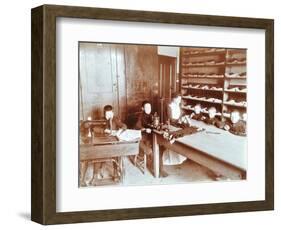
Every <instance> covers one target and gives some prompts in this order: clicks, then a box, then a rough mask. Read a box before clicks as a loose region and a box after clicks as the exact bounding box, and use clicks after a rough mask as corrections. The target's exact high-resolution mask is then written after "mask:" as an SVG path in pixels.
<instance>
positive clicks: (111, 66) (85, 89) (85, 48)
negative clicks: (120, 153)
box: [79, 43, 126, 120]
mask: <svg viewBox="0 0 281 230" xmlns="http://www.w3.org/2000/svg"><path fill="white" fill-rule="evenodd" d="M79 64H80V65H79V67H80V68H79V92H80V94H79V99H80V104H79V105H80V120H85V119H87V117H89V116H91V118H92V119H100V118H102V117H103V107H104V106H105V105H107V104H110V105H112V106H113V108H114V112H115V114H117V115H119V116H120V117H121V119H123V118H124V116H125V112H126V111H125V109H126V95H125V93H126V90H125V87H126V84H125V64H124V48H123V46H121V45H109V44H97V43H80V44H79Z"/></svg>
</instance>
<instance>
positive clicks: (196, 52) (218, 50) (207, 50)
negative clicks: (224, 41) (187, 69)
mask: <svg viewBox="0 0 281 230" xmlns="http://www.w3.org/2000/svg"><path fill="white" fill-rule="evenodd" d="M223 51H225V49H222V48H210V49H205V50H203V51H199V50H194V51H190V52H185V54H204V53H212V52H223Z"/></svg>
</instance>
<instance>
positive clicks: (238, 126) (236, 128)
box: [228, 120, 246, 136]
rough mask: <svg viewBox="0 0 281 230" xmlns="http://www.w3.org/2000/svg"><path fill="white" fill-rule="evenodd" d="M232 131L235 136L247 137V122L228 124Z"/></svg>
mask: <svg viewBox="0 0 281 230" xmlns="http://www.w3.org/2000/svg"><path fill="white" fill-rule="evenodd" d="M228 125H229V127H230V129H229V132H231V133H233V134H234V135H239V136H246V122H245V121H242V120H240V121H238V122H237V123H235V124H233V123H228Z"/></svg>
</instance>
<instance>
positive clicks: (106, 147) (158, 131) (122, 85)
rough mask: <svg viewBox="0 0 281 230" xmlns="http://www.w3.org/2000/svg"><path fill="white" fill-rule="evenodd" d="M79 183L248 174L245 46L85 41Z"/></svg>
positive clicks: (81, 50) (158, 181)
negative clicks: (192, 45)
mask: <svg viewBox="0 0 281 230" xmlns="http://www.w3.org/2000/svg"><path fill="white" fill-rule="evenodd" d="M78 49H79V66H78V68H79V76H78V77H79V95H78V96H79V111H78V113H79V121H78V125H79V153H78V154H79V173H78V175H79V178H78V181H79V187H81V188H82V187H89V188H95V187H97V186H132V185H135V186H136V185H161V184H179V183H200V182H214V183H219V182H224V181H231V180H233V181H237V180H245V179H247V59H246V56H247V50H246V49H237V48H233V47H229V48H228V47H223V48H222V47H188V46H185V47H176V46H163V45H138V44H109V43H96V42H82V41H80V42H79V44H78Z"/></svg>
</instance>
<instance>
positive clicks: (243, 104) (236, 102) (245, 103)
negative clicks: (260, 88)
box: [224, 99, 247, 107]
mask: <svg viewBox="0 0 281 230" xmlns="http://www.w3.org/2000/svg"><path fill="white" fill-rule="evenodd" d="M224 103H225V104H228V105H237V106H244V107H246V106H247V102H246V101H235V100H234V99H231V100H228V101H226V102H224Z"/></svg>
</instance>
